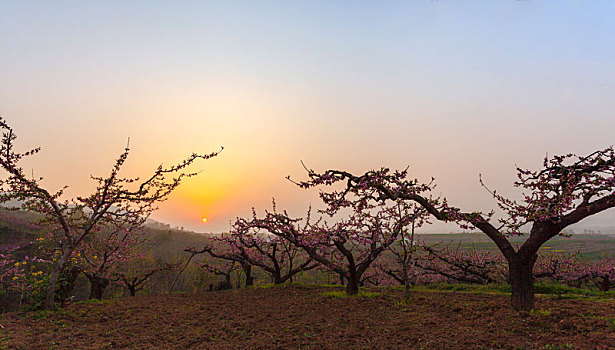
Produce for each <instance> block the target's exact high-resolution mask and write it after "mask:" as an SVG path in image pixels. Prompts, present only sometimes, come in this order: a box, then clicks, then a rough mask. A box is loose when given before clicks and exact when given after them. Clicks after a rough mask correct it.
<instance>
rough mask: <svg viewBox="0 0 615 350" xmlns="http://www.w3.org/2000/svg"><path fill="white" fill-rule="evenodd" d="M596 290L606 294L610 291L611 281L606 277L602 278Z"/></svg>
mask: <svg viewBox="0 0 615 350" xmlns="http://www.w3.org/2000/svg"><path fill="white" fill-rule="evenodd" d="M598 289H599V290H600V291H602V292H608V291H609V289H611V280H610V279H609V278H608V277H602V281H600V284H598Z"/></svg>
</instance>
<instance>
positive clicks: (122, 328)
mask: <svg viewBox="0 0 615 350" xmlns="http://www.w3.org/2000/svg"><path fill="white" fill-rule="evenodd" d="M331 290H332V289H331V288H324V287H301V286H288V287H280V288H268V289H265V288H251V289H244V290H239V291H222V292H211V293H205V294H176V295H164V296H144V297H136V298H123V299H116V300H113V301H109V302H103V303H85V304H73V305H70V306H69V307H67V308H66V309H65V310H63V311H58V312H54V313H51V314H46V313H40V312H39V313H21V314H18V313H9V314H4V315H0V324H1V325H2V327H3V328H2V327H0V349H51V348H54V349H108V348H109V349H110V348H113V349H118V348H124V349H499V348H502V349H545V348H546V349H549V348H550V349H568V348H570V346H572V348H574V349H613V348H615V321H614V320H615V303H612V302H604V301H602V302H598V301H578V300H550V299H547V298H539V299H538V302H537V308H538V309H540V310H543V312H537V313H533V314H532V315H527V316H525V317H522V316H520V315H519V314H517V313H515V312H514V311H513V310H512V309H511V308H510V306H509V303H508V298H507V297H506V296H502V295H481V294H466V293H435V292H415V293H414V296H413V300H412V303H410V304H402V303H400V302H399V300H400V298H401V291H398V290H379V291H380V292H382V294H381V295H380V296H376V297H371V298H368V297H353V298H335V297H331V296H324V295H322V293H323V292H326V291H331Z"/></svg>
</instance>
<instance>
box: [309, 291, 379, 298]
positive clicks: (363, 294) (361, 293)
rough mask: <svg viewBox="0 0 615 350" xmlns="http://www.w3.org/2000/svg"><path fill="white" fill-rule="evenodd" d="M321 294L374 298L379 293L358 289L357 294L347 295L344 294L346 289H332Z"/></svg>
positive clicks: (337, 296)
mask: <svg viewBox="0 0 615 350" xmlns="http://www.w3.org/2000/svg"><path fill="white" fill-rule="evenodd" d="M321 295H324V296H326V297H334V298H375V297H379V296H380V295H381V293H378V292H368V291H364V290H359V293H358V294H352V295H348V294H346V291H343V290H334V291H329V292H324V293H321Z"/></svg>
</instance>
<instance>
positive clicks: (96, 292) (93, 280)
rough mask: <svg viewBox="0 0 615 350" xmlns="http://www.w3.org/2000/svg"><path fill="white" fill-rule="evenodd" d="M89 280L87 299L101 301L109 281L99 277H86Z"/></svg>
mask: <svg viewBox="0 0 615 350" xmlns="http://www.w3.org/2000/svg"><path fill="white" fill-rule="evenodd" d="M88 279H89V280H90V296H89V297H88V299H90V300H92V299H98V300H102V297H103V293H104V292H105V288H107V286H108V285H109V280H108V279H106V278H103V277H99V276H88Z"/></svg>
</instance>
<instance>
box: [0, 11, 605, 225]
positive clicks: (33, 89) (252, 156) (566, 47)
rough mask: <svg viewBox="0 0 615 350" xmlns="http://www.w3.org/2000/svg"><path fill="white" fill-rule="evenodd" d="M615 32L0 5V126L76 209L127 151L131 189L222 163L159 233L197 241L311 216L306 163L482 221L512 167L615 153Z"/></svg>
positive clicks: (474, 17)
mask: <svg viewBox="0 0 615 350" xmlns="http://www.w3.org/2000/svg"><path fill="white" fill-rule="evenodd" d="M614 18H615V2H613V1H562V0H553V1H534V0H527V1H513V0H510V1H506V0H500V1H493V0H485V1H462V0H454V1H453V0H449V1H444V0H437V1H427V0H425V1H233V2H230V1H183V2H171V1H166V2H162V1H131V2H124V1H87V2H85V1H53V2H52V1H1V0H0V114H1V115H2V116H3V117H4V118H5V119H6V120H7V121H8V123H9V124H11V125H12V126H13V128H14V129H15V131H16V132H17V134H18V136H19V140H18V147H20V149H21V150H26V149H29V148H31V147H34V146H42V147H43V151H42V152H41V153H40V154H39V155H37V156H36V157H34V158H32V159H31V160H29V161H28V162H27V163H25V164H24V167H25V168H26V169H34V173H35V174H36V175H40V176H43V177H45V182H44V184H45V186H47V187H49V188H50V189H58V188H60V187H61V186H62V185H69V186H70V188H69V190H68V192H67V193H68V195H70V196H74V195H79V194H87V193H88V192H89V191H91V190H92V189H93V185H94V183H93V182H92V181H91V180H89V175H90V174H92V175H104V174H105V173H107V172H108V171H109V169H110V167H111V165H112V164H113V162H114V159H115V158H116V157H117V156H118V155H119V154H120V153H121V152H122V150H123V148H124V147H125V145H126V141H127V139H128V137H130V140H131V141H130V144H131V148H132V153H131V156H130V158H129V161H128V162H127V164H126V167H125V172H124V174H125V175H127V176H132V175H143V176H145V175H147V174H149V173H151V172H152V171H153V170H154V169H155V168H156V166H158V164H159V163H161V162H163V163H165V164H172V163H174V162H178V161H180V160H181V159H182V158H184V157H186V156H187V155H189V154H190V153H191V152H200V153H209V152H212V151H215V150H218V149H219V148H220V146H224V147H225V150H224V151H223V152H222V154H220V156H219V157H217V158H215V159H211V160H207V161H202V162H199V163H197V164H196V165H195V166H194V168H193V170H197V171H200V170H202V173H201V174H200V175H199V176H198V177H195V178H193V179H190V180H189V181H187V182H186V183H185V184H184V185H182V187H181V188H180V189H179V190H178V191H177V192H176V193H174V195H173V196H172V197H171V199H170V200H169V201H168V202H166V203H164V204H163V205H162V206H161V208H160V211H158V212H157V213H155V214H154V216H153V218H154V219H156V220H159V221H164V222H167V223H170V224H172V225H177V226H184V227H186V228H188V229H192V230H196V231H202V232H220V231H223V230H226V229H228V227H229V221H230V220H232V219H233V218H235V217H236V216H244V215H248V214H249V213H250V210H251V207H253V206H254V207H256V208H257V210H261V212H262V209H265V208H269V207H270V203H271V198H272V197H275V198H276V200H277V202H278V207H280V208H289V209H290V213H291V214H294V215H302V214H303V213H304V212H305V210H306V209H307V207H308V205H309V204H310V203H312V204H314V205H317V203H318V198H317V192H316V191H306V190H301V189H299V188H297V187H296V186H295V185H293V184H292V183H290V182H289V181H287V180H286V179H285V176H286V175H291V176H292V177H293V178H296V179H303V178H304V177H305V171H304V170H303V167H302V165H301V161H302V160H303V161H304V162H305V163H306V164H307V165H308V166H309V167H311V168H314V169H316V170H324V169H328V168H339V169H346V170H350V171H353V172H363V171H366V170H369V169H372V168H379V167H381V166H386V167H391V168H405V167H406V166H410V174H411V175H412V176H413V177H417V178H419V179H423V180H427V179H429V178H430V177H431V176H434V177H436V179H437V183H438V188H437V191H436V192H437V193H436V194H440V193H441V194H443V195H444V196H446V197H447V198H448V200H449V203H451V204H453V205H456V206H460V207H462V208H463V209H465V210H477V209H478V210H490V209H492V208H494V207H495V205H494V202H493V201H492V199H491V197H490V195H489V193H487V192H486V191H485V190H484V189H482V188H481V186H480V184H479V182H478V174H479V173H482V174H483V178H484V180H485V181H486V183H487V184H488V185H490V186H491V187H494V188H497V189H498V191H499V192H501V193H505V194H511V195H513V194H515V193H516V192H515V190H514V188H513V187H512V182H513V181H514V179H515V164H517V165H519V166H522V167H530V168H535V167H537V166H539V165H540V164H541V161H542V158H543V157H544V156H545V154H547V153H548V154H559V153H568V152H574V153H580V154H584V153H590V152H592V151H593V150H596V149H599V148H604V147H607V146H610V145H613V144H614V143H615V20H613V19H614ZM28 171H29V170H28ZM203 217H207V218H208V221H207V223H203V222H202V218H203ZM590 224H595V225H598V226H599V225H615V212H613V211H611V212H607V213H606V214H604V215H601V216H600V217H598V218H596V219H594V221H592V222H590ZM453 229H454V228H453ZM428 230H432V231H433V230H447V232H448V230H449V228H448V227H442V226H435V228H431V229H428Z"/></svg>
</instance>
